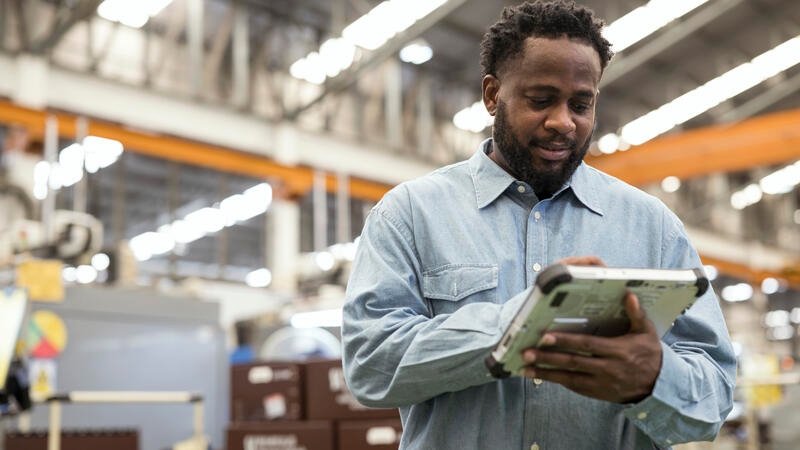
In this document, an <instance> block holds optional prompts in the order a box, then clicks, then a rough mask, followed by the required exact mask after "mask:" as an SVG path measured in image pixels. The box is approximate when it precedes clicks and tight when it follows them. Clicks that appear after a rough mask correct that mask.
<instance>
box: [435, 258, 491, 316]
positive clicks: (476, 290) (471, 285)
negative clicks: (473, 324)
mask: <svg viewBox="0 0 800 450" xmlns="http://www.w3.org/2000/svg"><path fill="white" fill-rule="evenodd" d="M497 271H498V268H497V264H447V265H444V266H440V267H437V268H435V269H432V270H429V271H426V272H424V273H423V274H422V295H423V296H424V297H425V298H426V299H428V301H429V302H430V305H431V309H432V312H433V315H434V316H435V315H438V314H446V313H452V312H454V311H456V310H457V309H459V308H460V307H462V306H464V305H467V304H470V303H475V302H491V303H497Z"/></svg>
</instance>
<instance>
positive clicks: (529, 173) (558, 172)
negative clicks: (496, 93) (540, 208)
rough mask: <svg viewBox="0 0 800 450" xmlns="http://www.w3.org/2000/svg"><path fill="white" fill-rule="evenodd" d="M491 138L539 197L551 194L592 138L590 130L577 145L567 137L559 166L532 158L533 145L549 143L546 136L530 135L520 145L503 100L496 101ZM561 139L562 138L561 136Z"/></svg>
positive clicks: (542, 197)
mask: <svg viewBox="0 0 800 450" xmlns="http://www.w3.org/2000/svg"><path fill="white" fill-rule="evenodd" d="M492 135H493V139H494V142H495V144H496V147H497V149H498V151H499V152H500V154H501V155H502V156H503V159H505V161H506V164H507V165H508V167H509V168H510V169H511V170H512V171H513V172H514V173H512V174H511V175H513V176H514V177H515V178H517V179H518V180H519V181H524V182H526V183H528V184H529V185H530V186H531V188H533V191H534V192H535V193H536V196H537V197H538V198H539V200H544V199H546V198H550V197H551V196H552V195H553V194H554V193H555V192H556V191H557V190H559V189H561V186H563V185H564V183H566V182H567V180H568V179H569V178H570V177H571V176H572V174H573V173H574V172H575V169H577V168H578V166H579V165H580V164H581V161H583V157H584V156H586V151H587V150H588V149H589V143H590V142H591V138H592V135H591V133H590V134H589V136H588V137H587V138H586V142H585V143H584V144H583V145H582V146H581V147H580V148H578V142H577V141H575V140H572V139H568V140H567V141H568V143H569V150H570V152H569V156H568V157H567V159H566V160H563V161H561V165H560V166H554V167H547V166H546V165H543V164H540V163H538V162H534V161H533V158H532V157H531V151H530V150H529V149H530V148H532V147H536V146H541V147H552V144H550V142H549V141H547V140H542V139H538V138H535V137H534V138H531V141H530V142H528V144H527V145H523V144H522V143H521V142H520V141H519V140H517V138H516V137H515V136H514V134H513V132H512V131H511V126H510V125H509V124H508V121H507V118H506V108H505V104H504V103H503V102H502V101H499V102H498V103H497V112H496V113H495V116H494V132H493V133H492ZM562 142H563V139H562Z"/></svg>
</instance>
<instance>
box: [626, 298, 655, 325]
mask: <svg viewBox="0 0 800 450" xmlns="http://www.w3.org/2000/svg"><path fill="white" fill-rule="evenodd" d="M625 312H626V313H627V314H628V319H630V321H631V330H630V332H631V333H644V332H646V331H647V330H648V325H649V322H650V321H649V320H648V319H647V312H646V311H645V310H644V308H642V305H641V303H639V298H638V297H637V296H636V295H634V294H633V293H632V292H627V293H626V294H625Z"/></svg>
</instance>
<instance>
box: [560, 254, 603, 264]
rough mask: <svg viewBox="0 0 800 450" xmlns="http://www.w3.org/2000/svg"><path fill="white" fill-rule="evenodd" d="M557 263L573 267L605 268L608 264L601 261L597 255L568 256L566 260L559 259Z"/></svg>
mask: <svg viewBox="0 0 800 450" xmlns="http://www.w3.org/2000/svg"><path fill="white" fill-rule="evenodd" d="M557 262H560V263H562V264H569V265H573V266H603V267H605V265H606V263H604V262H603V260H602V259H600V257H599V256H595V255H586V256H568V257H566V258H562V259H559V260H558V261H557Z"/></svg>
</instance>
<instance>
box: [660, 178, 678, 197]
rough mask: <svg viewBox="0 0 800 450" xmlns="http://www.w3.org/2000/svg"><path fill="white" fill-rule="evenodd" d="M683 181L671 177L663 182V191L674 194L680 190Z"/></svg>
mask: <svg viewBox="0 0 800 450" xmlns="http://www.w3.org/2000/svg"><path fill="white" fill-rule="evenodd" d="M680 187H681V179H680V178H678V177H673V176H669V177H666V178H664V179H663V180H661V189H663V190H664V192H667V193H672V192H675V191H677V190H678V189H680Z"/></svg>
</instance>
